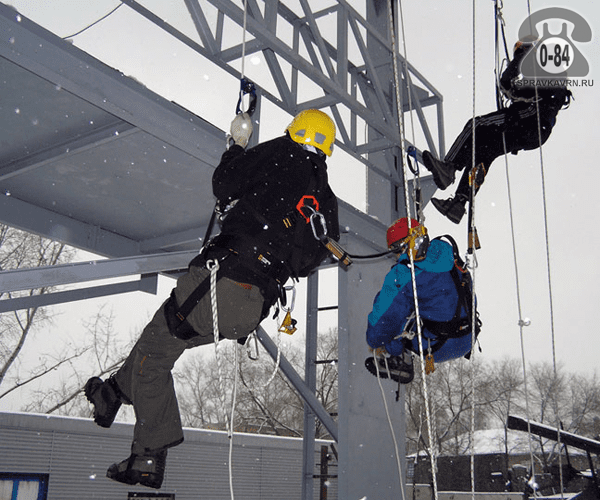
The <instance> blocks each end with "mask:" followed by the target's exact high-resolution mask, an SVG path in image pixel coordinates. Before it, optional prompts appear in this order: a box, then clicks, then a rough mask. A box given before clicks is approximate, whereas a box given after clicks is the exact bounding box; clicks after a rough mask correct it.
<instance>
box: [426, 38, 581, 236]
mask: <svg viewBox="0 0 600 500" xmlns="http://www.w3.org/2000/svg"><path fill="white" fill-rule="evenodd" d="M526 54H527V50H524V49H522V48H519V49H518V50H517V51H516V52H515V58H514V59H513V60H512V61H511V62H510V64H509V65H508V67H507V68H506V70H505V71H504V73H503V74H502V78H501V88H502V90H503V92H505V94H506V95H507V96H508V97H509V99H511V104H510V105H509V106H508V107H505V108H501V109H499V110H497V111H494V112H492V113H489V114H487V115H483V116H477V117H475V119H474V122H475V123H474V124H473V120H469V121H468V122H467V123H466V124H465V126H464V128H463V130H462V132H461V133H460V134H459V136H458V137H457V138H456V139H455V141H454V143H453V144H452V146H451V147H450V149H449V151H448V153H447V154H446V156H445V158H444V159H443V161H441V160H438V159H437V158H435V157H434V156H433V155H432V154H431V153H430V152H429V151H424V152H423V164H424V165H425V167H426V168H427V169H428V170H429V171H430V172H431V173H432V174H433V179H434V181H435V183H436V185H437V187H438V188H439V189H446V188H447V187H448V186H450V185H451V184H452V183H453V182H454V179H455V175H456V172H457V171H461V170H462V171H463V174H462V177H461V178H460V181H459V183H458V186H457V188H456V191H455V194H454V197H452V198H450V199H447V200H441V199H438V198H432V203H433V205H434V206H435V207H436V208H437V210H438V211H439V212H440V213H442V214H443V215H445V216H446V217H448V219H450V220H451V221H452V222H454V223H456V224H458V223H459V222H460V221H461V219H462V217H463V215H464V214H465V205H466V203H467V202H468V201H469V198H470V194H471V187H470V184H469V176H470V173H471V167H472V166H473V129H475V166H477V167H478V171H477V174H476V175H475V176H474V181H475V184H476V191H477V190H478V189H479V187H480V186H481V184H482V183H483V180H484V179H485V176H486V174H487V172H488V171H489V168H490V166H491V165H492V163H493V161H494V160H495V159H496V158H498V157H499V156H501V155H503V154H505V153H512V154H517V153H518V152H519V151H523V150H531V149H536V148H538V147H540V146H541V145H543V144H544V143H545V142H546V141H547V140H548V138H549V137H550V133H551V132H552V128H553V127H554V125H555V123H556V117H557V115H558V112H559V111H560V110H561V109H562V108H563V107H565V106H568V104H569V102H570V97H571V92H570V91H569V90H567V89H566V88H565V87H562V86H548V87H540V88H538V89H537V92H536V89H534V88H531V87H520V86H519V85H518V84H519V81H520V80H519V64H520V62H521V60H522V59H523V57H524V56H525V55H526Z"/></svg>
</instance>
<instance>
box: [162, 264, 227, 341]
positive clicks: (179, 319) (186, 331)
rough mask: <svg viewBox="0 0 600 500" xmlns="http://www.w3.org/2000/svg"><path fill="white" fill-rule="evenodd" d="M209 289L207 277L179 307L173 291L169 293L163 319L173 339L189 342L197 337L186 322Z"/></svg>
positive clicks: (218, 277)
mask: <svg viewBox="0 0 600 500" xmlns="http://www.w3.org/2000/svg"><path fill="white" fill-rule="evenodd" d="M218 279H220V276H219V275H217V280H218ZM209 288H210V279H209V278H208V277H207V278H206V279H205V280H204V281H202V283H200V284H199V285H198V286H197V287H196V288H195V289H194V291H193V292H192V293H191V294H190V295H189V297H188V298H187V299H185V302H184V303H183V304H182V305H181V306H178V305H177V297H176V296H175V289H173V290H172V291H171V296H170V297H169V299H168V300H167V302H166V303H165V319H166V320H167V326H168V328H169V332H170V333H171V335H173V337H177V338H178V339H181V340H189V339H191V338H192V337H195V336H196V335H198V334H197V333H196V331H195V330H194V329H193V327H192V325H190V324H189V323H188V322H187V317H188V316H189V314H190V313H191V312H192V310H193V309H194V307H196V306H197V305H198V302H200V300H201V299H202V297H204V295H206V292H208V290H209Z"/></svg>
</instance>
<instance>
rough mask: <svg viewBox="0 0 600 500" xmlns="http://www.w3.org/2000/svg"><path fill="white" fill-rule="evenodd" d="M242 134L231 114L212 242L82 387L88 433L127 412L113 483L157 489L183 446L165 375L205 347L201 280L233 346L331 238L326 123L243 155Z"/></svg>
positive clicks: (297, 128)
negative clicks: (109, 368) (108, 371)
mask: <svg viewBox="0 0 600 500" xmlns="http://www.w3.org/2000/svg"><path fill="white" fill-rule="evenodd" d="M251 133H252V122H251V119H250V117H249V116H248V114H247V113H241V114H238V115H237V116H236V118H235V119H234V120H233V122H232V125H231V138H232V140H233V141H234V143H235V144H233V145H232V146H231V147H230V148H229V149H228V150H227V151H226V152H225V153H224V154H223V156H222V159H221V162H220V164H219V165H218V166H217V168H216V170H215V172H214V174H213V192H214V195H215V196H216V198H217V200H218V206H219V208H220V212H221V213H222V215H221V231H220V233H219V234H218V235H217V236H215V237H214V238H213V239H212V240H211V241H210V242H208V243H205V246H204V248H203V250H202V252H201V253H200V255H198V256H197V257H196V258H194V259H193V260H192V262H191V263H190V265H189V268H188V271H187V272H186V273H185V274H183V275H182V276H181V277H180V278H179V279H178V280H177V286H176V287H175V288H174V289H173V291H172V293H171V296H170V297H169V299H168V300H167V301H166V302H165V303H164V304H163V305H162V306H161V308H160V309H159V310H158V311H157V313H156V314H155V315H154V318H153V319H152V320H151V321H150V323H149V324H148V325H147V326H146V328H145V329H144V331H143V332H142V335H141V337H140V338H139V340H138V342H137V343H136V345H135V346H134V348H133V350H132V351H131V353H130V355H129V357H128V358H127V359H126V360H125V362H124V364H123V366H122V367H121V368H120V369H119V370H118V371H117V372H116V373H114V374H113V375H111V376H110V377H109V378H108V379H107V380H105V381H103V380H101V379H100V378H98V377H93V378H91V379H90V380H89V381H88V382H87V384H86V387H85V394H86V396H87V398H88V400H89V401H90V402H91V403H92V404H93V406H94V421H95V422H96V423H97V424H98V425H100V426H102V427H110V425H111V424H112V422H113V421H114V419H115V416H116V414H117V412H118V410H119V407H120V406H121V404H122V403H126V404H132V405H133V408H134V410H135V416H136V424H135V428H134V431H133V444H132V447H131V455H130V456H129V458H127V459H125V460H123V461H122V462H120V463H116V464H113V465H112V466H110V468H109V469H108V472H107V476H108V477H109V478H111V479H113V480H115V481H119V482H122V483H126V484H131V485H133V484H138V483H139V484H142V485H144V486H149V487H152V488H160V487H161V484H162V481H163V476H164V470H165V464H166V456H167V450H168V448H170V447H172V446H176V445H178V444H179V443H181V442H182V441H183V431H182V428H181V418H180V414H179V407H178V405H177V398H176V395H175V390H174V387H173V378H172V375H171V369H172V368H173V365H174V364H175V362H176V361H177V359H178V358H179V357H180V356H181V354H182V353H183V352H184V351H185V350H186V349H189V348H191V347H196V346H199V345H205V344H209V343H212V342H214V328H213V315H212V313H213V305H214V303H213V301H212V300H211V293H210V287H211V273H212V272H216V276H215V279H216V280H217V281H216V302H217V304H218V308H217V310H218V332H219V334H220V335H221V336H222V337H224V338H228V339H233V340H239V339H243V338H245V337H247V336H248V335H249V334H250V333H251V332H252V331H253V330H255V329H256V327H257V326H258V325H259V323H260V322H261V321H262V319H264V318H265V316H266V315H267V314H268V311H269V308H270V307H271V306H272V305H273V304H274V303H275V302H276V301H277V300H278V299H279V298H280V296H281V295H280V294H281V290H282V287H283V285H284V284H285V282H286V281H287V280H288V279H289V278H295V279H297V278H299V277H302V276H307V275H308V273H310V272H311V271H312V270H313V269H315V268H316V267H317V266H318V265H319V264H320V263H321V262H322V261H323V260H324V259H325V258H326V257H327V255H328V253H329V252H328V250H327V248H326V246H325V245H324V242H323V241H324V239H323V238H317V236H319V237H321V236H323V235H324V233H326V234H327V237H328V238H331V239H332V240H335V241H337V240H338V239H339V225H338V211H337V199H336V197H335V195H334V194H333V192H332V190H331V188H330V187H329V184H328V180H327V166H326V162H325V158H326V156H329V155H331V153H332V148H333V143H334V141H335V125H334V123H333V121H332V120H331V119H330V118H329V116H327V115H326V114H325V113H323V112H321V111H318V110H305V111H302V112H301V113H299V114H298V115H297V116H296V117H295V118H294V120H293V121H292V123H291V124H290V125H289V127H288V128H287V130H286V133H285V135H284V136H283V137H280V138H278V139H274V140H271V141H269V142H266V143H263V144H259V145H257V146H255V147H254V148H251V149H249V150H248V151H246V150H245V147H246V145H247V144H248V140H249V137H250V134H251ZM313 230H314V231H315V232H316V234H315V232H314V231H313ZM232 369H235V367H233V368H232Z"/></svg>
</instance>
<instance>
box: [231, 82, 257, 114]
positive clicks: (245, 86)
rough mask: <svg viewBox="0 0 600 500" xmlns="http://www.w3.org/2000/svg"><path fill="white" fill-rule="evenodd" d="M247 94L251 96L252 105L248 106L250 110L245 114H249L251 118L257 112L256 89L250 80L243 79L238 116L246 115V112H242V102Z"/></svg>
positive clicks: (237, 110)
mask: <svg viewBox="0 0 600 500" xmlns="http://www.w3.org/2000/svg"><path fill="white" fill-rule="evenodd" d="M246 94H250V103H249V104H248V110H247V111H245V112H246V113H248V115H249V116H252V115H253V114H254V111H255V110H256V87H255V85H254V83H252V82H251V81H250V80H248V79H246V78H242V79H241V80H240V98H239V99H238V102H237V106H236V108H235V114H236V115H239V114H240V113H244V111H242V101H243V99H244V96H245V95H246Z"/></svg>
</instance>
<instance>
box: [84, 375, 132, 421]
mask: <svg viewBox="0 0 600 500" xmlns="http://www.w3.org/2000/svg"><path fill="white" fill-rule="evenodd" d="M84 393H85V397H86V398H87V400H88V401H89V402H90V403H92V404H93V405H94V422H96V423H97V424H98V425H99V426H100V427H110V426H111V425H112V423H113V422H114V420H115V417H116V416H117V412H118V411H119V408H121V403H122V402H123V399H122V398H123V394H122V393H121V390H120V389H119V386H118V385H117V383H116V382H115V380H114V378H113V377H112V376H111V377H109V379H108V380H107V381H106V382H103V381H102V379H101V378H98V377H92V378H91V379H89V380H88V381H87V383H86V384H85V389H84Z"/></svg>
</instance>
